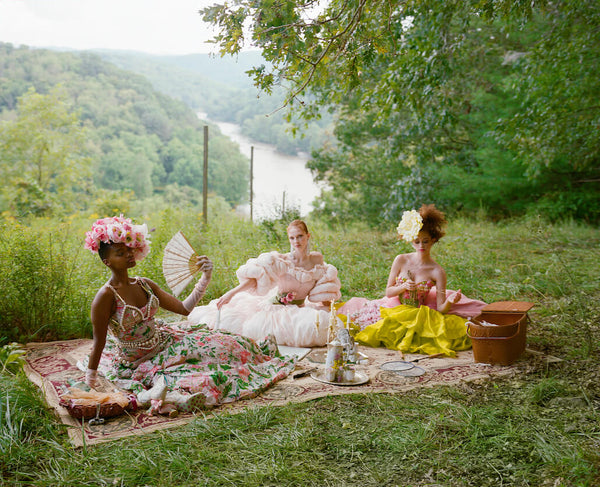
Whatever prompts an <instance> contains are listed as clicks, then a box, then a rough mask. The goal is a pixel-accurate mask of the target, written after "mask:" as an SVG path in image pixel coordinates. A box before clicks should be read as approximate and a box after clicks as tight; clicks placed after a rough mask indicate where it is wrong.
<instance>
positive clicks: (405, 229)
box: [396, 210, 423, 243]
mask: <svg viewBox="0 0 600 487" xmlns="http://www.w3.org/2000/svg"><path fill="white" fill-rule="evenodd" d="M421 228H423V217H422V216H421V215H420V214H419V212H418V211H417V210H410V211H405V212H404V213H402V220H400V223H398V228H397V229H396V230H397V231H398V235H399V236H400V238H402V239H403V240H404V241H406V242H408V243H411V242H412V241H413V240H414V239H415V238H417V236H418V235H419V232H420V231H421Z"/></svg>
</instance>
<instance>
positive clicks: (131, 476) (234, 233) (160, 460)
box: [0, 209, 600, 487]
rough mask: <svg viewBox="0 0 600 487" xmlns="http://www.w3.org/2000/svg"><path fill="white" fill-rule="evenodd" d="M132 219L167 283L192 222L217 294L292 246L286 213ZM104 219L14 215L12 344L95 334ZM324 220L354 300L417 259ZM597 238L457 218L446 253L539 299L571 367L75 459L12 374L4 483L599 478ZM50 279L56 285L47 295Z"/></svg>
mask: <svg viewBox="0 0 600 487" xmlns="http://www.w3.org/2000/svg"><path fill="white" fill-rule="evenodd" d="M132 216H134V218H135V219H141V218H143V220H144V221H146V222H147V223H148V224H149V226H150V227H155V228H156V231H155V232H154V234H153V237H152V240H153V246H152V252H151V254H150V255H149V257H148V258H147V260H145V261H143V263H141V265H140V266H139V269H138V272H139V274H142V275H147V276H149V277H152V278H154V279H156V280H157V281H158V282H160V283H161V284H164V282H163V281H162V277H161V269H160V263H161V249H162V248H163V247H164V245H165V244H166V242H167V241H168V239H169V238H170V236H171V235H172V234H173V233H174V232H175V231H176V230H179V229H183V230H184V231H186V233H187V234H188V236H189V238H190V240H191V241H192V243H193V244H194V246H195V247H197V248H198V249H199V250H200V251H202V252H203V253H206V254H208V255H210V256H211V257H212V258H213V260H214V262H215V273H214V278H213V282H212V283H211V285H210V286H209V290H208V294H207V296H206V297H205V298H204V300H205V301H208V300H210V299H212V298H215V297H217V296H219V295H221V294H222V293H223V292H224V291H225V290H227V289H229V288H230V287H231V286H233V285H234V283H235V276H234V271H235V269H236V268H237V267H238V266H239V265H240V264H241V263H243V262H245V260H246V259H247V258H249V257H251V256H255V255H256V254H257V253H258V252H262V251H265V250H270V249H279V250H281V251H285V250H286V248H287V246H288V244H287V241H286V238H285V224H286V222H282V221H273V222H265V223H263V224H261V225H252V224H250V223H247V222H244V221H241V220H239V219H237V218H235V217H233V216H231V215H229V214H227V213H224V214H220V215H214V217H213V218H212V219H211V221H210V222H209V226H208V227H207V228H203V227H201V225H200V224H199V221H200V217H199V215H194V214H189V213H182V212H178V211H176V210H173V209H171V210H168V211H162V212H157V213H153V214H147V215H144V216H142V215H132ZM91 221H92V216H91V215H90V216H89V217H78V218H73V219H70V220H68V221H62V222H58V221H47V220H46V221H44V220H39V221H34V222H32V223H31V225H29V226H28V227H24V226H19V225H18V224H15V222H11V221H4V223H3V225H2V227H1V231H0V242H2V243H3V252H2V254H0V255H1V257H0V276H1V277H0V290H1V291H2V295H3V296H4V297H5V298H6V299H4V300H3V302H2V305H1V306H2V308H0V315H1V316H2V317H3V323H2V330H3V331H2V333H3V335H4V336H5V337H8V336H11V338H15V337H18V336H19V333H20V334H21V335H20V336H21V338H22V339H23V340H25V339H30V338H31V339H35V340H51V339H60V338H71V337H76V336H90V327H89V321H88V320H89V319H88V317H87V313H88V309H89V303H90V300H91V297H92V295H93V293H94V292H95V290H96V289H97V288H98V287H99V286H100V285H101V284H102V283H103V282H104V280H105V279H106V273H105V271H104V270H103V268H102V265H101V264H100V262H99V261H98V259H97V256H94V255H91V254H90V253H89V252H87V251H83V250H82V248H81V245H82V236H83V232H84V231H85V230H87V228H88V227H89V224H90V222H91ZM309 227H310V229H311V232H312V234H313V240H314V244H315V248H316V250H319V251H322V252H323V253H324V255H325V258H326V260H327V261H328V262H330V263H332V264H334V265H336V266H337V268H338V270H339V273H340V277H341V280H342V284H343V288H342V292H343V299H347V298H349V297H351V296H357V295H360V296H367V297H370V298H375V297H378V296H380V295H381V294H382V293H383V290H384V286H385V281H386V278H387V273H388V268H389V265H390V264H391V261H392V260H393V257H394V256H395V255H396V254H397V253H399V252H404V251H407V250H408V247H406V246H405V244H403V243H401V242H398V241H397V239H396V238H395V236H394V234H393V232H391V231H390V232H374V231H371V230H368V229H367V228H366V227H363V226H360V225H358V226H352V227H339V228H334V229H332V228H329V227H327V226H325V225H323V224H321V223H319V222H318V221H310V222H309ZM599 244H600V232H599V231H598V229H596V228H593V227H589V226H585V225H580V224H575V223H571V222H566V223H562V224H555V225H548V224H546V223H544V222H543V221H542V220H538V219H527V220H513V221H506V222H503V223H501V224H493V223H490V222H488V221H472V220H464V219H460V218H455V219H453V220H452V221H451V222H450V225H449V228H448V232H447V236H446V237H444V238H443V239H442V240H441V241H440V242H439V243H438V244H437V245H436V246H435V248H434V250H433V252H434V255H435V256H436V257H437V260H438V261H439V262H440V263H441V264H442V265H443V266H444V267H445V268H446V269H447V271H448V275H449V283H448V285H449V287H451V288H457V287H461V288H462V289H463V291H464V292H465V293H466V294H467V295H469V296H471V297H474V298H480V299H484V300H485V301H488V302H490V301H496V300H508V299H516V300H528V301H533V302H534V303H535V307H534V308H533V310H532V312H531V313H530V316H531V319H532V322H531V324H530V326H529V329H528V346H529V348H531V349H533V350H537V351H540V352H544V353H547V354H551V355H554V356H556V357H558V358H561V359H562V361H560V362H552V363H548V362H546V361H544V360H536V359H533V358H532V359H531V360H530V361H529V362H526V363H525V364H523V366H522V368H521V372H520V374H518V375H517V376H516V377H512V378H510V379H495V380H494V381H483V382H481V383H477V384H472V383H471V384H460V385H458V386H455V387H436V388H433V389H428V390H426V391H423V390H422V391H417V392H411V393H407V394H402V395H387V394H381V395H365V396H362V395H356V396H343V397H331V398H324V399H320V400H316V401H311V402H308V403H305V404H296V405H289V406H285V407H281V408H262V409H256V410H250V411H248V412H246V413H244V414H240V415H236V416H227V415H224V416H220V417H218V418H213V419H204V418H203V417H202V415H199V416H198V418H197V419H196V420H195V421H194V422H192V423H191V424H189V425H187V426H183V427H180V428H176V429H174V430H169V431H163V432H157V433H154V434H150V435H144V436H139V437H135V438H127V439H124V440H121V441H117V442H114V443H110V444H106V445H101V446H96V447H93V448H84V449H82V450H77V451H74V450H73V449H72V447H71V446H70V445H69V443H68V441H67V438H66V435H65V433H64V431H63V429H62V427H61V426H60V425H59V424H58V422H57V421H56V419H55V418H54V417H53V416H52V414H51V413H50V412H49V411H48V410H47V409H46V408H45V406H44V404H43V402H42V401H41V399H40V395H39V392H38V391H37V390H36V388H35V386H33V385H32V384H30V383H28V382H27V381H26V380H25V379H23V377H21V376H19V375H17V376H13V375H12V374H10V373H8V372H4V373H2V374H0V394H1V396H2V401H0V408H1V409H0V471H1V473H2V475H1V478H2V479H3V480H2V481H0V485H24V484H27V485H38V486H42V485H53V486H54V485H64V486H72V485H127V486H134V485H140V486H141V485H153V486H162V485H165V486H167V485H215V486H220V485H247V486H264V485H278V486H279V485H290V486H292V485H293V486H296V485H315V486H317V485H319V486H322V485H332V486H333V485H335V486H342V485H360V486H380V485H387V486H393V485H402V486H425V485H430V486H432V485H444V486H477V487H482V486H498V485H503V486H558V485H564V486H570V485H578V486H593V485H598V482H600V477H598V473H597V472H598V471H599V469H598V468H599V467H600V454H599V452H600V386H599V383H598V380H597V377H598V373H599V372H600V353H599V352H600V349H599V346H598V343H599V341H598V340H599V337H600V335H599V334H600V329H599V326H598V323H599V322H600V305H599V304H598V303H600V300H599V298H600V294H599V289H600V282H599V277H598V275H597V272H596V269H597V261H598V248H599ZM57 255H61V259H60V262H57V261H56V259H54V257H56V256H57ZM65 270H66V272H65ZM39 282H44V283H45V289H47V290H48V292H47V293H42V294H40V293H35V292H34V289H36V286H37V283H39ZM58 291H61V292H62V294H60V293H58ZM28 296H31V297H33V298H34V300H33V301H32V300H31V298H28ZM34 310H44V311H45V312H46V313H47V314H46V315H44V314H38V315H36V316H33V314H34V313H33V312H34ZM8 316H10V317H11V320H10V321H9V322H7V321H6V317H8ZM32 334H33V335H32ZM5 339H6V338H5ZM48 459H51V460H48Z"/></svg>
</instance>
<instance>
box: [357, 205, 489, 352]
mask: <svg viewBox="0 0 600 487" xmlns="http://www.w3.org/2000/svg"><path fill="white" fill-rule="evenodd" d="M445 224H446V218H445V217H444V214H443V213H442V212H441V211H440V210H438V209H437V208H436V207H435V205H423V206H422V207H421V208H420V210H419V211H418V212H417V211H415V210H411V211H405V212H404V214H403V217H402V221H401V222H400V224H399V225H398V234H399V236H400V237H401V238H402V239H404V240H405V241H407V242H409V243H411V244H412V246H413V248H414V249H415V251H414V252H411V253H409V254H400V255H398V256H396V258H395V259H394V263H393V264H392V268H391V270H390V274H389V278H388V282H387V287H386V297H387V298H397V299H399V301H400V303H402V304H400V305H399V306H395V307H391V308H384V307H382V308H381V309H380V312H381V319H380V320H379V321H377V322H375V323H373V324H371V325H369V326H366V327H365V328H364V329H363V330H362V331H360V332H359V333H358V334H357V335H356V336H355V339H356V340H357V341H358V342H359V343H361V344H363V345H368V346H371V347H379V346H385V347H387V348H390V349H394V350H400V351H402V352H407V353H423V354H429V355H432V354H436V353H443V354H445V355H448V356H454V355H455V352H456V351H459V350H466V349H468V348H471V341H470V339H469V337H468V336H467V331H466V326H465V322H466V319H465V318H463V317H460V316H457V315H454V314H451V312H452V306H453V305H454V304H456V303H458V302H459V301H460V299H461V296H462V294H461V291H460V289H459V290H458V291H457V292H456V293H453V294H452V295H451V297H450V298H447V297H446V272H445V271H444V269H443V268H442V267H441V266H440V265H439V264H438V263H437V262H436V261H435V260H434V259H433V258H432V257H431V248H432V247H433V244H435V243H436V242H437V241H438V240H439V239H440V238H442V237H443V236H444V231H443V227H444V225H445ZM434 286H435V288H436V308H437V309H432V308H430V307H428V306H425V301H426V299H427V296H428V295H429V292H430V291H431V289H432V288H433V287H434ZM477 303H480V305H478V306H475V308H481V307H483V306H485V303H483V302H481V301H477ZM475 314H476V313H475Z"/></svg>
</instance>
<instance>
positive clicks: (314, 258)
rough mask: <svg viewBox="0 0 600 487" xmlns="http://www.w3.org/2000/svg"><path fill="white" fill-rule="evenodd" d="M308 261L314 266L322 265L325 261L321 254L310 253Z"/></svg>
mask: <svg viewBox="0 0 600 487" xmlns="http://www.w3.org/2000/svg"><path fill="white" fill-rule="evenodd" d="M310 261H311V262H312V263H313V264H314V265H319V264H323V263H324V262H325V260H324V259H323V254H322V253H321V252H311V253H310Z"/></svg>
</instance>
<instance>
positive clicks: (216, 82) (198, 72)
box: [98, 50, 333, 155]
mask: <svg viewBox="0 0 600 487" xmlns="http://www.w3.org/2000/svg"><path fill="white" fill-rule="evenodd" d="M98 54H99V55H100V56H102V58H103V59H105V60H107V61H110V62H111V63H114V64H115V65H116V66H119V67H120V68H123V69H126V70H129V71H133V72H135V73H138V74H141V75H143V76H145V77H146V78H147V79H148V80H149V81H150V82H151V83H152V85H153V86H154V88H156V89H157V90H158V91H160V92H162V93H165V94H167V95H169V96H171V97H173V98H175V99H177V100H181V101H183V102H184V103H185V104H186V105H188V106H189V107H191V108H193V109H194V110H196V111H199V112H204V113H206V114H207V116H208V117H209V118H210V119H211V120H216V121H220V122H230V123H235V124H238V125H239V126H240V127H241V131H242V134H244V135H245V136H247V137H249V138H251V139H252V140H255V141H257V142H263V143H266V144H272V145H274V146H275V147H276V148H277V150H279V151H280V152H283V153H285V154H292V155H294V154H296V153H298V152H306V153H308V152H310V151H311V150H313V149H318V148H320V147H321V146H322V145H323V144H324V143H325V141H327V140H330V139H331V138H332V130H333V125H332V117H331V116H330V115H329V114H328V113H324V114H322V115H321V117H320V118H319V119H316V120H311V121H310V122H308V123H305V124H303V125H302V127H301V130H296V128H295V126H294V124H293V123H291V122H297V121H298V120H297V119H296V118H295V117H293V116H292V118H291V119H288V116H289V113H288V111H287V110H286V109H285V108H284V104H285V92H284V90H283V89H282V88H281V87H275V89H274V90H273V92H272V93H271V94H269V95H267V94H266V93H264V92H261V91H260V90H259V89H258V88H256V87H254V86H253V83H252V80H251V79H250V78H249V76H248V74H247V73H246V71H248V70H250V69H251V68H252V66H255V65H257V64H261V63H264V60H263V59H262V58H261V56H260V54H259V53H258V52H257V51H250V52H243V53H241V54H240V55H239V56H237V57H235V58H232V57H229V56H226V57H223V58H215V57H214V56H211V55H209V54H189V55H185V56H154V55H150V54H143V53H136V52H128V51H106V50H101V51H98Z"/></svg>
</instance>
